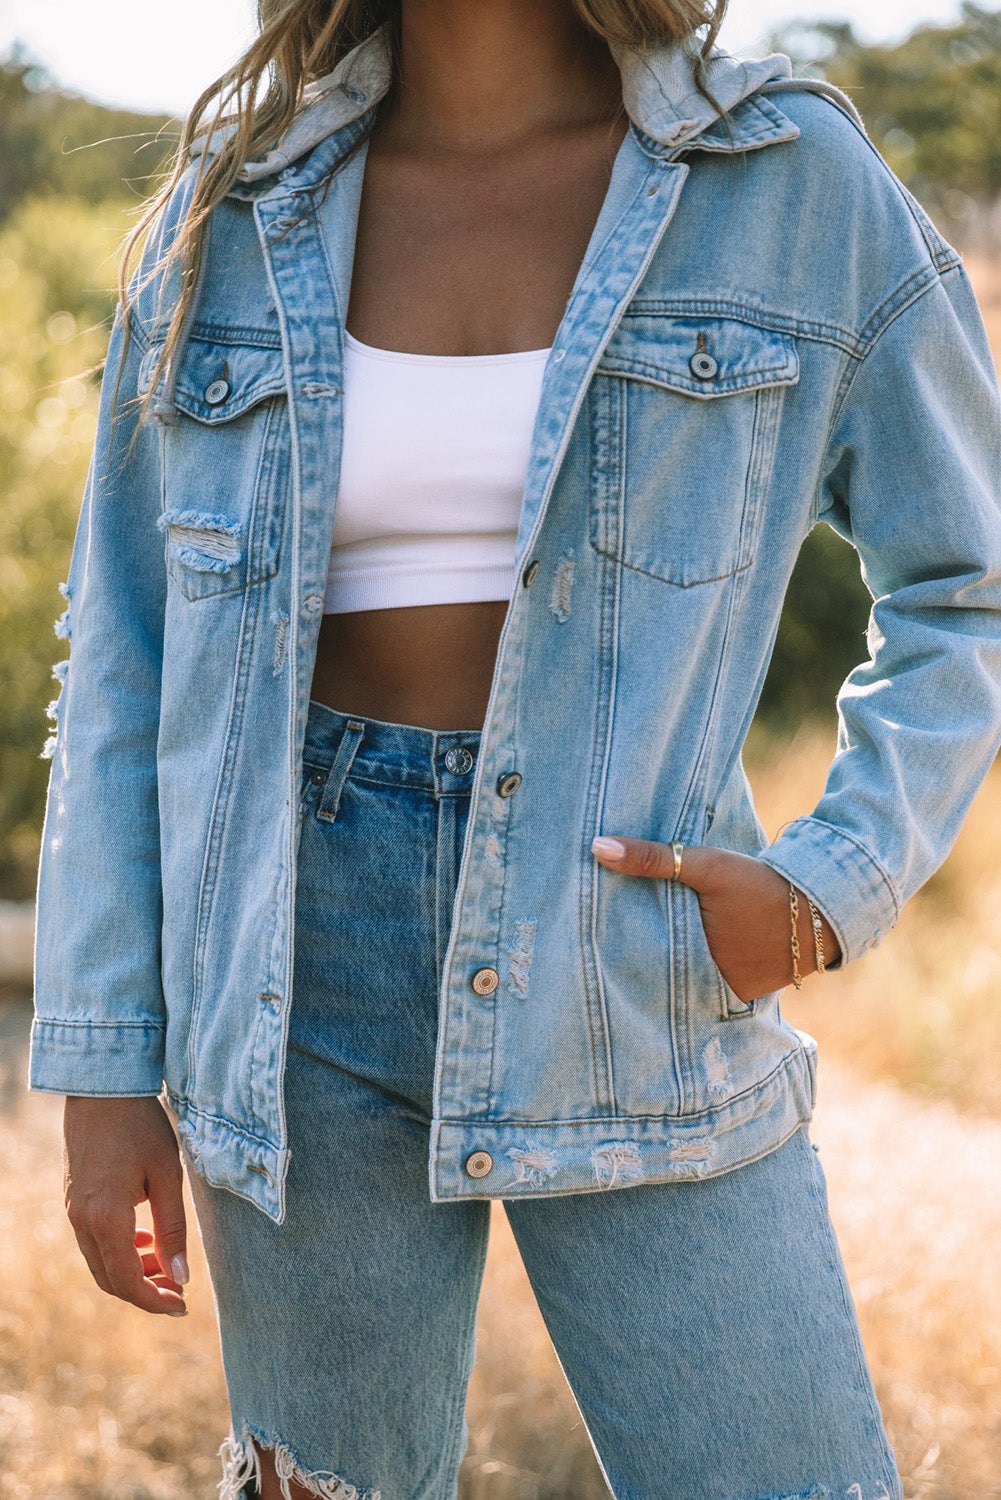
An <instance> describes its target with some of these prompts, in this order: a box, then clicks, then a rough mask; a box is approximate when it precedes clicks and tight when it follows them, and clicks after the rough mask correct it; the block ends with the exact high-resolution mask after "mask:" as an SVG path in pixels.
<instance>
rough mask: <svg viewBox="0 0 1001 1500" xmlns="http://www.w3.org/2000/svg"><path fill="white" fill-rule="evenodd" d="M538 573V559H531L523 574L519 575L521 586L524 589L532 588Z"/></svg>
mask: <svg viewBox="0 0 1001 1500" xmlns="http://www.w3.org/2000/svg"><path fill="white" fill-rule="evenodd" d="M538 571H539V559H538V558H537V557H536V558H533V559H532V561H531V562H530V563H529V565H528V567H527V568H526V569H525V571H524V573H522V575H521V581H522V584H523V585H524V587H525V588H526V589H530V588H531V587H532V584H533V583H534V582H535V575H536V574H537V573H538Z"/></svg>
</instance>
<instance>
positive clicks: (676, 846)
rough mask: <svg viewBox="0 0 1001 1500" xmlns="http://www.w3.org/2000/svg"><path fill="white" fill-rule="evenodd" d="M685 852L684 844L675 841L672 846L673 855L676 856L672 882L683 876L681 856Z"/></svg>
mask: <svg viewBox="0 0 1001 1500" xmlns="http://www.w3.org/2000/svg"><path fill="white" fill-rule="evenodd" d="M684 852H685V846H684V844H680V843H678V841H677V840H675V841H674V843H673V844H672V845H671V853H672V854H673V855H674V874H673V875H672V876H671V879H672V880H677V879H678V877H679V876H680V874H681V856H682V854H684Z"/></svg>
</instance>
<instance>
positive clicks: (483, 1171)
mask: <svg viewBox="0 0 1001 1500" xmlns="http://www.w3.org/2000/svg"><path fill="white" fill-rule="evenodd" d="M493 1165H494V1159H493V1157H492V1156H491V1155H490V1152H489V1151H474V1152H473V1153H472V1154H471V1155H470V1156H467V1157H466V1172H467V1173H468V1175H469V1176H470V1177H486V1175H487V1173H488V1172H490V1171H492V1170H493Z"/></svg>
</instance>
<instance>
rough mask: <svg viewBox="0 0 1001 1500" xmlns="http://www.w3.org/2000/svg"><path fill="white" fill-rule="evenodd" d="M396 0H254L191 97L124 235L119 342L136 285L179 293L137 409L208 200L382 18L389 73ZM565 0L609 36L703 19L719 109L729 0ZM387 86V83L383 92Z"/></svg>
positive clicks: (651, 37) (685, 34) (187, 283)
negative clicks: (202, 142) (135, 279)
mask: <svg viewBox="0 0 1001 1500" xmlns="http://www.w3.org/2000/svg"><path fill="white" fill-rule="evenodd" d="M400 3H401V0H258V4H257V15H258V25H259V32H258V36H257V38H256V40H255V41H254V42H253V43H252V44H251V45H250V46H249V47H248V48H247V50H246V52H245V53H244V54H243V56H242V57H241V58H239V59H238V61H237V62H236V63H235V64H234V65H233V67H232V68H230V69H229V70H228V72H226V73H223V74H222V76H221V77H219V78H217V79H216V80H215V82H214V83H211V84H210V85H209V86H208V88H207V89H205V90H204V92H203V93H201V94H200V95H199V97H198V98H197V99H196V100H195V103H194V107H193V108H192V110H191V113H190V115H189V116H188V118H187V120H186V122H185V124H184V128H183V130H182V132H181V136H180V140H179V141H178V144H177V148H176V151H175V153H174V156H173V158H172V160H171V162H170V163H169V165H168V167H167V169H166V171H165V174H164V179H163V181H162V183H161V185H160V187H159V189H158V190H157V191H156V192H155V193H154V195H153V196H152V197H151V198H150V199H149V200H148V201H147V203H146V204H145V205H144V207H143V209H142V211H141V217H140V218H139V220H138V222H137V223H136V224H135V226H134V227H133V228H132V229H131V230H130V232H129V234H128V235H127V237H126V239H125V243H124V245H123V247H122V254H121V261H120V265H119V273H118V292H119V299H120V302H121V307H122V312H123V315H125V316H124V317H123V321H124V325H125V327H124V337H125V341H126V342H125V347H126V349H127V347H128V340H129V331H130V325H129V318H128V316H127V314H128V311H129V308H130V303H131V302H132V301H134V300H135V296H136V293H137V292H138V290H139V288H140V286H141V285H145V284H146V283H147V282H148V281H150V280H152V279H153V278H154V277H156V276H161V275H166V273H167V272H168V271H169V270H170V271H176V274H177V286H178V294H177V300H176V302H175V304H174V306H173V309H172V311H171V314H170V320H169V323H168V324H167V330H166V335H165V338H164V343H163V347H162V349H161V351H160V355H159V358H158V361H157V364H156V367H155V369H154V370H153V372H152V378H151V380H150V384H149V389H148V391H147V393H146V398H145V401H144V403H143V405H142V413H143V414H144V413H145V411H146V410H147V408H148V406H149V404H150V401H151V400H152V395H153V391H154V389H155V387H156V385H157V383H158V382H159V380H160V378H161V376H162V374H163V372H164V370H165V369H166V368H167V367H168V366H169V365H170V364H171V361H172V359H173V356H174V354H175V352H176V350H177V347H178V344H179V342H180V339H181V335H182V331H183V327H184V324H185V321H186V319H187V316H188V313H189V311H190V308H191V305H192V301H193V298H194V293H195V288H196V286H197V283H198V276H199V271H200V269H201V261H202V246H203V242H204V232H205V226H206V222H207V220H208V218H209V215H210V214H211V213H212V210H213V209H214V208H215V206H216V205H217V204H218V203H219V202H221V201H222V199H223V198H224V197H225V196H226V194H227V193H228V192H229V190H230V188H231V187H232V186H233V183H234V182H235V181H236V178H237V176H238V174H239V172H240V169H241V167H242V166H243V164H244V162H245V161H248V160H254V159H255V158H256V157H258V156H260V155H262V154H264V152H265V151H267V149H268V148H269V147H272V146H273V145H274V144H275V142H276V141H278V140H279V138H280V137H281V136H282V135H283V134H284V133H285V131H286V130H287V129H288V127H289V126H290V125H291V123H292V121H293V119H294V117H295V114H296V111H297V110H298V108H299V105H300V103H301V100H302V93H303V89H304V87H305V85H306V84H308V83H310V82H312V81H313V80H314V79H317V78H322V77H323V76H324V75H325V74H327V73H329V72H332V71H333V69H334V68H335V67H336V66H337V64H338V63H339V62H340V61H341V59H342V58H343V57H345V56H346V54H347V53H348V52H350V51H351V49H352V48H353V47H355V46H357V44H358V43H359V42H362V41H364V40H365V38H366V37H368V36H371V35H372V33H373V32H374V31H376V30H377V29H378V28H379V27H380V26H382V25H383V24H384V23H386V22H388V23H389V42H390V57H391V74H392V79H393V81H394V82H395V79H396V77H397V75H398V68H399V56H400ZM568 3H569V4H571V5H572V6H573V9H574V10H575V11H576V13H577V15H578V17H579V18H580V20H581V22H582V23H583V25H584V26H585V27H586V28H587V29H588V30H589V31H591V32H592V33H593V34H594V35H595V36H597V37H600V38H601V39H603V40H604V41H605V42H606V43H615V44H619V45H622V46H627V47H633V48H638V49H647V48H651V47H656V46H657V45H663V44H664V43H666V42H678V41H684V40H686V39H688V38H691V37H693V36H694V34H695V32H697V31H698V30H699V28H700V27H702V26H707V27H708V30H707V32H706V36H705V38H704V40H703V42H702V45H701V48H700V49H699V50H698V52H697V53H693V54H692V63H693V67H692V77H693V81H694V83H695V86H696V88H697V89H698V91H699V93H700V94H702V95H703V97H704V98H706V99H707V100H708V101H709V102H710V103H711V104H712V105H713V107H714V108H715V109H717V110H719V112H720V113H721V114H725V112H724V111H723V110H722V109H721V107H720V106H719V104H718V103H717V101H716V100H715V99H714V98H713V96H712V94H710V93H709V91H708V89H707V88H706V87H705V81H704V76H703V75H704V70H705V63H706V59H707V58H708V57H709V55H710V53H711V51H712V47H713V44H714V42H715V40H716V36H717V34H718V32H719V29H720V26H721V24H722V21H723V16H724V14H725V11H726V6H727V0H568ZM262 87H263V92H262ZM392 89H393V83H391V85H390V93H392ZM222 128H225V129H226V130H227V132H228V133H227V135H226V138H225V139H224V140H223V141H222V144H221V145H220V147H219V149H218V151H216V152H215V153H214V154H212V153H210V152H209V151H207V150H206V151H204V152H203V153H202V154H201V156H200V159H199V167H198V171H197V173H196V174H195V177H194V181H193V184H192V188H191V195H190V199H189V201H188V204H187V207H186V209H185V211H184V214H183V218H182V220H181V223H180V225H179V227H178V231H177V233H176V235H175V236H173V238H172V241H171V243H170V244H169V246H168V248H167V251H166V253H165V254H164V255H163V257H162V258H161V259H160V260H159V261H157V263H156V264H154V265H153V266H152V267H151V268H150V270H149V272H148V274H147V275H146V277H145V278H144V279H143V280H142V281H141V282H139V283H138V284H137V285H136V286H135V287H133V288H132V290H131V292H130V279H131V270H130V267H131V264H132V260H133V257H134V255H135V253H136V251H137V250H138V249H139V248H140V247H141V246H142V245H143V243H144V241H145V239H146V236H147V234H148V232H149V230H150V228H151V226H152V225H153V223H154V221H155V220H156V219H157V217H158V215H159V214H160V212H161V210H162V209H163V208H164V207H165V205H166V204H167V203H168V201H169V200H170V198H171V196H172V195H173V193H174V190H175V188H176V187H177V184H178V182H179V181H180V179H181V177H182V175H183V174H184V172H185V171H186V169H187V166H188V161H189V157H190V153H191V146H192V143H193V142H194V141H195V140H196V138H199V137H201V136H204V135H209V136H211V135H212V134H213V133H214V132H215V131H217V130H219V129H222ZM727 128H728V129H729V123H727ZM122 363H123V364H124V357H123V360H122ZM120 373H121V372H119V378H120Z"/></svg>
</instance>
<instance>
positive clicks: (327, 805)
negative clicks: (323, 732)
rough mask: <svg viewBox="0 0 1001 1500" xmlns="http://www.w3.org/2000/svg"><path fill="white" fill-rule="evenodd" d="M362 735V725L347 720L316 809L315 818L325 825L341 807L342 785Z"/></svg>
mask: <svg viewBox="0 0 1001 1500" xmlns="http://www.w3.org/2000/svg"><path fill="white" fill-rule="evenodd" d="M364 734H365V725H364V724H363V723H360V722H359V721H358V720H357V719H349V720H348V722H347V727H346V728H345V730H344V733H343V734H342V736H341V743H340V744H339V745H338V747H337V754H336V755H335V756H334V763H333V765H332V766H331V767H330V770H329V771H328V772H327V779H326V781H325V783H324V786H323V796H322V797H321V798H320V805H319V807H318V808H317V809H316V816H317V817H318V818H322V819H323V821H324V822H325V823H332V822H333V821H334V819H335V818H336V817H337V810H338V808H339V807H340V805H341V792H342V791H343V790H344V783H345V781H347V779H348V772H349V771H350V770H351V764H352V762H353V760H354V758H355V754H356V752H357V750H358V746H359V745H360V744H361V742H362V739H363V737H364Z"/></svg>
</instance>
